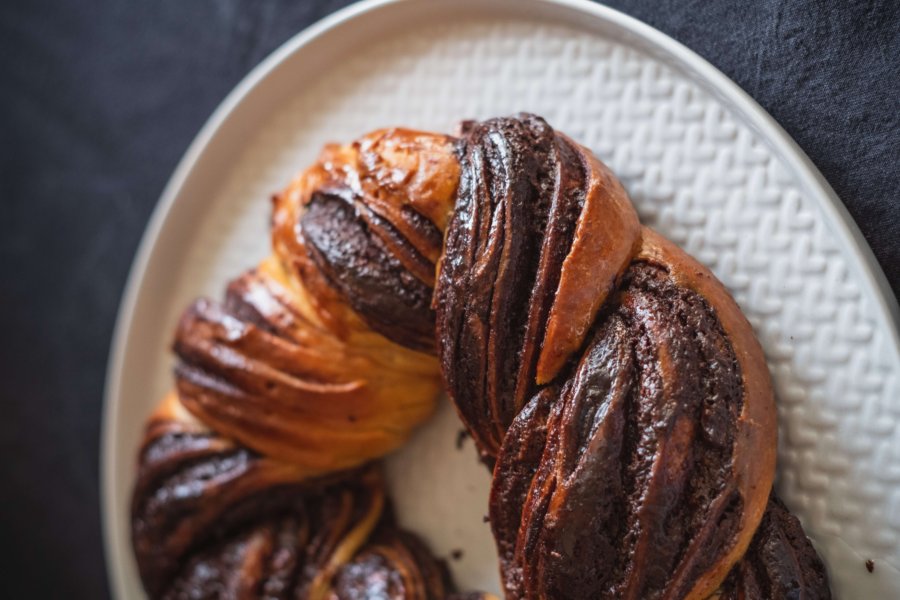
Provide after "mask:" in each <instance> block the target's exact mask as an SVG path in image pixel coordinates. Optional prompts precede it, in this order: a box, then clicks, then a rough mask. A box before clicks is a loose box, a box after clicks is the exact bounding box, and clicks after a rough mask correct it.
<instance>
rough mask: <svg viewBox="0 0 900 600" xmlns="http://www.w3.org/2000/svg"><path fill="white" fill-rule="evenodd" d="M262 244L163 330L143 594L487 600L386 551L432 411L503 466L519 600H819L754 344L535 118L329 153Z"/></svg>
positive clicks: (497, 485)
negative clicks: (401, 486)
mask: <svg viewBox="0 0 900 600" xmlns="http://www.w3.org/2000/svg"><path fill="white" fill-rule="evenodd" d="M272 245H273V252H272V254H271V255H270V256H269V257H268V258H266V259H265V260H263V261H262V263H261V264H260V265H259V266H258V267H257V268H256V269H254V270H252V271H249V272H247V273H245V274H243V275H242V276H240V277H238V278H237V279H235V280H234V281H232V282H231V283H230V284H229V285H228V288H227V291H226V293H225V299H224V302H221V303H218V302H214V301H210V300H198V301H196V302H195V303H194V304H193V305H192V306H190V307H189V308H188V309H187V311H186V312H185V313H184V316H183V317H182V319H181V321H180V323H179V325H178V328H177V332H176V334H175V343H174V350H175V353H176V354H177V356H178V359H179V362H178V365H177V367H176V369H175V384H176V385H175V390H174V391H173V392H172V393H171V394H170V395H168V396H167V397H166V398H165V399H164V401H163V402H162V404H161V406H160V407H159V408H158V409H157V411H156V413H155V414H154V415H153V416H152V418H151V419H150V421H149V423H148V425H147V430H146V437H145V440H144V442H143V446H142V448H141V450H140V457H139V471H138V477H137V483H136V486H135V488H134V495H133V502H132V530H133V531H132V533H133V542H134V550H135V553H136V556H137V563H138V566H139V570H140V575H141V578H142V581H143V584H144V587H145V589H146V591H147V593H148V594H149V596H150V597H152V598H292V599H294V598H309V599H313V600H319V599H340V600H355V599H362V598H365V599H370V600H371V599H377V598H385V599H395V598H406V599H435V600H440V599H444V598H453V597H456V598H481V597H486V596H485V595H482V594H478V593H470V594H457V593H456V592H455V591H454V588H453V587H452V584H451V582H450V578H449V577H448V574H447V570H446V568H444V567H443V566H442V564H441V563H440V562H439V561H437V560H436V559H435V558H434V557H433V556H432V555H431V554H430V553H429V551H428V550H427V548H426V547H425V545H424V544H423V543H422V542H421V541H420V540H419V539H418V538H416V537H415V536H414V535H413V534H411V533H409V532H406V531H404V530H402V529H400V528H399V527H398V526H397V524H396V521H395V519H394V517H393V516H392V514H391V510H390V508H389V502H388V499H387V497H386V495H385V483H384V479H383V477H382V473H381V468H380V466H379V462H378V460H379V459H380V458H381V457H383V456H384V455H386V454H388V453H389V452H391V451H392V450H395V449H397V448H399V447H400V446H402V445H403V443H404V442H405V441H406V439H407V438H408V437H409V435H410V433H411V431H412V430H413V429H414V428H415V427H416V426H417V425H419V424H421V423H422V422H423V421H425V420H426V419H427V418H428V417H429V415H430V414H431V413H432V411H433V409H434V407H435V403H436V398H437V396H438V394H439V392H440V390H441V389H442V388H443V389H444V390H446V392H447V393H448V394H449V396H450V399H451V400H452V401H453V403H454V404H455V406H456V408H457V410H458V413H459V416H460V418H461V419H462V422H463V423H464V424H465V426H466V428H467V429H468V432H469V433H470V434H471V436H472V438H473V439H474V440H475V443H476V444H477V447H478V449H479V451H480V453H481V456H482V458H483V461H484V462H485V464H486V465H487V466H488V467H489V468H492V469H493V484H492V489H491V494H490V499H489V511H490V524H491V527H492V529H493V533H494V537H495V539H496V543H497V550H498V553H499V556H500V565H499V569H500V574H501V582H502V587H503V592H504V594H505V596H506V598H509V599H520V598H553V599H556V598H572V599H595V598H601V599H603V598H623V599H634V600H637V599H655V598H666V599H676V598H679V599H680V598H696V599H704V598H719V599H721V600H725V599H729V600H731V599H735V600H736V599H763V598H765V599H772V598H795V599H801V598H802V599H820V598H829V597H830V592H829V588H828V581H827V576H826V572H825V567H824V565H823V563H822V561H821V559H820V558H819V557H818V555H817V554H816V552H815V550H814V549H813V547H812V545H811V544H810V542H809V540H808V539H807V537H806V535H805V534H804V533H803V530H802V529H801V527H800V523H799V521H798V520H797V519H796V518H795V517H794V516H793V515H791V514H790V513H789V512H788V510H787V509H786V508H785V506H784V505H783V504H782V503H781V502H780V501H779V500H778V499H777V498H775V497H774V496H773V495H772V491H771V490H772V481H773V477H774V473H775V454H776V437H777V434H776V431H777V426H776V410H775V402H774V397H773V393H772V388H771V383H770V380H769V374H768V371H767V369H766V365H765V361H764V358H763V353H762V350H761V348H760V346H759V343H758V342H757V340H756V339H755V337H754V335H753V332H752V330H751V328H750V325H749V324H748V322H747V320H746V319H745V318H744V316H743V315H742V314H741V312H740V309H739V308H738V307H737V305H736V304H735V302H734V300H732V298H731V296H730V295H729V294H728V292H727V291H726V290H725V288H724V287H723V286H722V284H721V283H719V281H717V280H716V279H715V277H713V275H712V274H711V273H710V272H709V271H708V270H707V269H706V268H704V267H703V266H701V265H700V264H699V263H697V262H696V261H695V260H694V259H693V258H691V257H690V256H688V255H687V254H685V253H684V252H683V251H682V250H680V249H679V248H678V247H676V246H675V245H673V244H672V243H670V242H668V241H666V240H665V239H663V238H662V237H661V236H660V235H659V234H657V233H655V232H654V231H652V230H650V229H648V228H646V227H642V226H641V224H640V223H639V222H638V218H637V216H636V214H635V211H634V208H633V207H632V205H631V202H630V201H629V199H628V196H627V195H626V193H625V191H624V189H623V188H622V186H621V184H620V183H619V182H618V180H617V179H616V178H615V176H614V175H613V174H612V173H611V172H610V171H609V169H607V168H606V167H605V166H604V165H603V164H602V163H601V162H600V161H599V160H597V159H596V158H595V157H594V156H593V155H592V154H591V153H590V152H589V151H588V150H586V149H585V148H583V147H581V146H579V145H578V144H577V143H575V142H574V141H572V140H571V139H569V138H568V137H566V136H565V135H563V134H561V133H559V132H556V131H554V130H553V129H552V128H551V127H550V126H549V125H548V124H547V123H546V122H545V121H544V120H543V119H541V118H539V117H536V116H533V115H527V114H523V115H518V116H516V117H512V118H500V119H492V120H489V121H484V122H480V123H474V122H467V123H464V124H463V126H462V127H461V131H460V133H459V135H458V136H457V137H451V136H446V135H439V134H433V133H424V132H418V131H410V130H404V129H386V130H381V131H376V132H374V133H371V134H369V135H366V136H364V137H362V138H361V139H359V140H358V141H356V142H354V143H352V144H350V145H346V146H338V145H329V146H327V147H326V148H325V149H324V151H323V152H322V154H321V157H320V158H319V160H318V162H316V164H314V165H313V166H312V167H310V168H309V169H307V170H305V171H303V172H302V173H301V174H300V175H299V176H298V177H297V178H296V179H295V180H294V181H293V182H292V183H291V184H290V186H289V187H288V188H287V189H286V190H285V191H284V192H283V193H281V194H279V195H277V196H276V197H275V198H274V207H273V217H272Z"/></svg>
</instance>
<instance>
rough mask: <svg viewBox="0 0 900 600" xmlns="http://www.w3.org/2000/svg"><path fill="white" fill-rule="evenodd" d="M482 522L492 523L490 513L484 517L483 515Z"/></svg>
mask: <svg viewBox="0 0 900 600" xmlns="http://www.w3.org/2000/svg"><path fill="white" fill-rule="evenodd" d="M481 522H482V523H490V522H491V517H490V516H489V515H484V516H483V517H481Z"/></svg>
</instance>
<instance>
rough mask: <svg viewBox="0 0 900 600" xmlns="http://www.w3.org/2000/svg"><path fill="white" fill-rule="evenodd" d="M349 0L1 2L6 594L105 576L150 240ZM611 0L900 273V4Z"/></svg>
mask: <svg viewBox="0 0 900 600" xmlns="http://www.w3.org/2000/svg"><path fill="white" fill-rule="evenodd" d="M344 4H346V2H343V1H341V0H336V1H309V2H301V1H287V0H278V1H274V0H273V1H268V0H260V1H253V2H251V1H245V2H239V1H238V0H190V1H187V0H159V1H156V2H125V1H119V2H116V1H113V0H77V1H75V0H70V1H68V2H65V1H60V0H57V1H54V0H22V1H9V0H0V277H2V280H0V399H2V402H3V411H2V416H0V455H2V459H0V564H2V568H0V590H2V595H3V596H5V597H31V598H62V597H67V598H101V597H104V596H105V595H106V594H107V593H108V592H107V587H106V574H105V571H104V564H103V554H102V547H101V534H100V512H99V510H100V509H99V503H98V495H99V494H98V476H99V473H98V470H99V468H98V464H99V463H98V461H99V458H98V455H99V433H100V414H101V402H102V400H101V399H102V393H103V379H104V372H105V367H106V359H107V352H108V348H109V341H110V336H111V334H112V328H113V321H114V318H115V313H116V308H117V306H118V303H119V298H120V295H121V292H122V288H123V286H124V282H125V277H126V275H127V272H128V268H129V265H130V264H131V260H132V257H133V255H134V251H135V249H136V247H137V243H138V240H139V238H140V236H141V233H142V231H143V229H144V226H145V224H146V222H147V219H148V217H149V215H150V211H151V210H152V208H153V206H154V204H155V202H156V200H157V198H158V196H159V194H160V191H161V190H162V187H163V185H164V184H165V182H166V180H167V179H168V177H169V175H170V174H171V172H172V170H173V168H174V167H175V165H176V162H177V161H178V159H179V158H180V157H181V155H182V153H183V152H184V150H185V148H186V147H187V145H188V144H189V143H190V141H191V139H192V138H193V137H194V135H195V134H196V132H197V130H198V129H199V128H200V127H201V125H202V124H203V122H204V121H205V119H206V118H207V117H208V116H209V114H210V113H211V111H212V110H213V109H214V108H215V106H216V105H217V104H218V103H219V101H220V100H221V99H222V98H223V97H224V96H225V94H226V93H227V92H228V91H229V90H230V89H231V88H232V87H233V86H234V85H235V84H236V83H237V82H238V81H239V80H240V79H241V77H243V76H244V74H246V73H247V71H248V70H249V69H250V68H252V67H253V66H254V65H256V64H257V63H258V62H259V61H260V60H261V59H262V58H264V57H265V56H266V55H267V54H268V53H269V52H271V51H272V50H273V49H274V48H276V47H277V46H278V45H279V44H281V43H282V42H283V41H284V40H286V39H287V38H288V37H290V36H291V35H292V34H294V33H296V32H297V31H299V30H300V29H302V28H304V27H306V26H307V25H309V24H310V23H312V22H314V21H316V20H317V19H319V18H320V17H322V16H324V15H326V14H328V13H329V12H332V11H333V10H335V9H337V8H339V7H340V6H342V5H344ZM610 4H611V5H612V6H614V7H616V8H619V9H621V10H623V11H625V12H627V13H629V14H631V15H633V16H636V17H638V18H639V19H642V20H644V21H646V22H647V23H649V24H651V25H653V26H655V27H657V28H659V29H661V30H662V31H664V32H666V33H668V34H670V35H672V36H673V37H675V38H676V39H678V40H680V41H681V42H683V43H685V44H686V45H687V46H688V47H690V48H692V49H694V50H695V51H697V52H699V53H700V54H701V55H703V56H704V57H706V58H707V59H708V60H710V61H711V62H712V63H713V64H714V65H716V66H718V67H719V68H720V69H721V70H722V71H724V72H725V73H726V74H727V75H729V76H730V77H731V78H732V79H734V80H735V81H737V82H738V83H739V84H740V85H741V86H742V87H743V88H744V89H745V90H747V91H748V92H749V93H750V94H751V95H752V96H753V97H754V98H756V99H757V100H758V101H759V102H760V103H761V104H762V105H763V107H765V108H766V109H767V110H768V111H769V112H770V113H771V114H772V115H773V116H774V117H775V118H776V119H777V120H778V121H779V122H780V123H781V124H782V125H783V126H784V127H785V129H787V131H788V132H789V133H790V134H791V135H792V136H793V137H794V139H795V140H797V142H798V143H799V144H800V145H801V146H802V147H803V148H804V150H805V151H806V152H807V153H808V154H809V156H810V157H811V158H812V160H813V161H814V162H815V163H816V164H817V165H818V167H819V168H820V169H821V170H822V172H823V173H824V174H825V176H826V178H827V179H828V180H829V181H830V182H831V185H832V186H834V188H835V189H836V190H837V192H838V194H839V195H840V197H841V198H842V199H843V201H844V203H845V204H846V205H847V207H848V208H849V209H850V213H851V214H852V215H853V217H854V218H855V219H856V221H857V223H858V224H859V226H860V228H861V229H862V231H863V233H864V234H865V236H866V238H867V239H868V240H869V243H870V244H871V246H872V248H873V249H874V251H875V254H876V256H877V257H878V259H879V261H880V262H881V265H882V267H883V268H884V270H885V272H886V273H887V275H888V278H889V280H890V282H891V285H892V286H893V289H894V290H895V293H896V291H897V290H898V289H900V199H898V190H900V2H897V1H875V2H852V1H845V0H796V1H788V2H779V1H765V2H748V1H747V0H722V1H719V2H709V1H705V0H630V1H629V0H620V1H615V2H610ZM373 125H377V123H375V124H373Z"/></svg>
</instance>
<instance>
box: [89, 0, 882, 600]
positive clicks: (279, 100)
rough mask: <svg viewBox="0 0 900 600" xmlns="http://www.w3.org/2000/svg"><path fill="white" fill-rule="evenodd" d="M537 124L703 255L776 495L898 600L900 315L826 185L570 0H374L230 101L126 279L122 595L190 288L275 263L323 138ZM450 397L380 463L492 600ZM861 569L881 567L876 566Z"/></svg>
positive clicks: (731, 104)
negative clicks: (775, 448)
mask: <svg viewBox="0 0 900 600" xmlns="http://www.w3.org/2000/svg"><path fill="white" fill-rule="evenodd" d="M520 110H527V111H533V112H536V113H539V114H541V115H543V116H545V117H546V118H547V119H548V121H549V122H550V123H551V124H552V125H554V126H555V127H557V128H559V129H561V130H563V131H565V132H566V133H568V134H569V135H571V136H572V137H574V138H575V139H577V140H579V141H581V142H582V143H584V144H586V145H588V146H589V147H591V148H592V149H593V150H594V151H595V152H596V153H597V154H598V155H599V156H600V157H601V158H602V159H603V160H604V161H606V162H607V163H608V164H610V165H611V166H612V168H613V169H614V170H615V171H616V172H617V173H618V174H619V176H620V177H621V178H622V180H623V182H624V183H625V185H626V187H627V188H628V190H629V192H630V193H631V196H632V198H633V199H634V202H635V203H636V205H637V207H638V209H639V212H640V214H641V216H642V218H643V219H644V220H645V222H647V223H648V224H651V225H652V226H654V227H656V228H658V229H659V230H660V231H662V233H664V234H665V235H667V236H668V237H670V238H672V239H674V240H675V241H676V242H678V243H680V244H681V245H683V246H684V247H685V248H686V249H687V250H688V251H690V252H691V253H693V254H694V255H695V256H696V257H697V258H699V259H700V260H701V261H702V262H704V263H706V264H707V265H708V266H710V267H711V268H712V270H713V271H714V272H715V273H716V274H717V275H718V276H719V277H720V278H721V279H722V281H723V282H725V284H726V285H727V286H728V287H729V288H730V289H731V291H732V292H733V293H734V295H735V297H736V299H737V300H738V302H739V303H740V305H741V306H742V308H743V309H744V311H745V312H746V314H747V315H748V317H749V318H750V320H751V322H752V323H753V325H754V327H755V328H756V331H757V334H758V335H759V337H760V340H761V341H762V344H763V347H764V348H765V350H766V355H767V358H768V360H769V366H770V368H771V371H772V374H773V376H774V379H775V387H776V391H777V395H778V400H779V408H780V414H781V422H780V424H781V442H780V443H781V446H780V451H779V460H780V462H779V480H778V488H779V491H780V492H781V494H782V495H783V497H784V498H785V500H786V501H787V503H788V504H789V506H790V507H791V508H792V509H794V510H795V511H796V512H797V514H798V515H799V516H800V517H801V519H802V521H803V524H804V525H805V527H806V529H807V531H808V532H809V534H810V536H811V537H812V539H813V540H814V542H815V544H816V546H817V547H818V549H819V550H820V551H821V553H822V555H823V557H824V558H825V560H826V562H827V564H828V567H829V571H830V574H831V578H832V582H833V587H834V590H835V591H836V592H837V594H838V596H839V597H842V598H896V597H900V428H898V427H897V423H898V419H900V402H898V401H897V400H898V399H900V351H898V347H900V344H898V331H897V323H898V310H897V304H896V300H895V299H894V298H893V296H892V295H891V293H890V291H889V290H888V287H887V285H886V283H885V281H884V278H883V276H882V274H881V272H880V270H879V268H878V267H877V265H876V263H875V261H874V259H873V257H872V255H871V252H870V251H869V249H868V248H867V247H866V245H865V243H864V242H863V240H862V238H861V236H860V235H859V232H858V231H857V229H856V227H855V226H854V224H853V223H852V222H851V221H850V219H849V217H848V216H847V213H846V211H845V210H844V208H843V206H842V205H841V204H840V202H839V201H838V199H837V198H836V197H835V195H834V193H833V192H832V190H831V189H830V188H829V187H828V186H827V184H826V183H825V182H824V180H823V179H822V177H821V175H820V174H819V173H818V172H817V171H816V170H815V168H814V167H813V166H812V165H811V164H810V162H809V160H808V159H807V158H806V157H805V156H804V155H803V154H802V152H801V151H800V150H799V149H798V148H797V146H796V145H795V144H794V143H793V141H791V140H790V139H789V138H788V137H787V135H786V134H785V133H784V132H783V131H782V130H781V129H780V128H779V127H778V126H777V125H776V124H775V122H774V121H773V120H772V119H771V118H770V117H769V116H768V115H767V114H766V113H765V112H763V111H762V110H761V109H760V108H759V106H757V105H756V104H755V103H754V102H753V101H752V100H751V99H750V98H749V97H747V96H746V95H745V94H744V93H743V92H742V91H741V90H740V89H739V88H738V87H737V86H735V85H734V84H733V83H732V82H731V81H729V80H728V79H726V78H725V77H724V76H723V75H722V74H721V73H719V72H718V71H716V70H715V69H714V68H713V67H712V66H710V65H709V64H708V63H706V62H705V61H704V60H702V59H701V58H699V57H698V56H696V55H695V54H694V53H692V52H691V51H689V50H687V49H686V48H684V47H683V46H681V45H679V44H678V43H676V42H674V41H673V40H671V39H669V38H668V37H666V36H664V35H662V34H661V33H659V32H657V31H655V30H653V29H651V28H650V27H647V26H646V25H643V24H641V23H639V22H637V21H635V20H633V19H630V18H628V17H625V16H623V15H621V14H619V13H617V12H615V11H612V10H610V9H607V8H604V7H602V6H598V5H595V4H592V3H589V2H582V1H579V0H497V1H494V2H483V1H477V0H456V1H454V2H434V1H426V0H406V1H373V2H363V3H361V4H358V5H355V6H352V7H350V8H348V9H346V10H343V11H341V12H339V13H336V14H335V15H333V16H331V17H329V18H328V19H326V20H324V21H322V22H321V23H319V24H317V25H315V26H313V27H312V28H310V29H308V30H307V31H305V32H303V33H302V34H300V35H298V36H296V37H295V38H293V39H292V40H290V41H289V42H287V43H286V44H285V45H284V46H283V47H282V48H281V49H279V50H278V51H277V52H275V54H273V55H272V56H271V57H269V58H268V59H267V60H266V61H264V62H263V63H262V64H261V65H260V66H259V67H257V68H256V69H255V70H254V71H253V72H252V73H251V74H250V75H249V76H248V77H247V78H246V79H245V80H244V81H243V82H242V83H241V84H240V85H239V86H238V87H237V88H236V89H235V90H234V92H232V93H231V94H230V95H229V96H228V98H227V99H226V100H225V101H224V102H223V104H222V105H221V106H220V107H219V109H218V110H217V111H216V112H215V114H214V115H213V116H212V118H211V119H210V120H209V122H208V123H207V124H206V126H205V127H204V128H203V130H202V131H201V132H200V134H199V135H198V136H197V139H196V140H195V141H194V143H193V144H192V145H191V147H190V149H189V150H188V152H187V154H186V155H185V157H184V159H183V160H182V162H181V164H180V165H179V166H178V169H177V170H176V171H175V173H174V175H173V176H172V179H171V181H170V182H169V185H168V186H167V188H166V190H165V193H164V194H163V196H162V199H161V200H160V202H159V206H158V207H157V209H156V212H155V213H154V215H153V219H152V220H151V222H150V225H149V226H148V228H147V231H146V233H145V235H144V239H143V242H142V243H141V247H140V250H139V252H138V255H137V258H136V260H135V263H134V266H133V267H132V271H131V276H130V279H129V282H128V287H127V290H126V293H125V297H124V300H123V302H122V307H121V312H120V314H119V320H118V324H117V327H116V335H115V340H114V344H113V349H112V355H111V361H110V367H109V377H108V382H107V390H106V413H105V422H104V444H103V500H104V520H105V527H106V542H107V555H108V563H109V569H110V573H111V577H112V586H113V590H114V593H115V594H116V595H117V596H118V597H119V598H139V597H141V595H142V594H141V591H140V584H139V581H138V578H137V575H136V569H135V565H134V561H133V558H132V554H131V548H130V543H129V534H128V531H129V527H128V499H129V491H130V488H131V486H132V482H133V477H134V472H135V470H134V459H135V452H136V449H137V444H138V442H139V440H140V437H141V431H142V423H143V421H144V419H145V417H146V415H147V414H148V413H149V412H150V410H151V409H152V407H153V406H154V405H155V404H156V402H157V401H158V399H159V398H160V397H161V396H162V394H163V393H164V392H165V391H166V389H167V388H168V387H169V386H170V385H171V379H170V367H171V357H170V356H169V354H168V352H167V349H168V342H169V340H170V335H171V331H172V329H173V326H174V323H175V321H176V318H177V316H178V314H179V312H180V311H181V310H182V309H183V308H184V307H185V306H186V305H187V303H188V302H189V301H190V300H191V299H192V298H193V297H195V296H198V295H202V294H206V295H212V296H218V295H219V294H221V292H222V289H223V286H224V284H225V282H226V281H227V280H228V279H229V278H230V277H233V276H235V275H237V274H238V273H240V272H241V271H242V270H244V269H246V268H248V267H251V266H252V265H254V264H255V263H256V262H257V261H258V260H259V259H260V258H262V257H263V256H264V255H265V254H266V253H267V250H268V232H267V218H268V211H269V201H268V198H269V196H270V194H271V193H272V192H274V191H276V190H279V189H280V188H281V187H282V186H283V185H284V184H285V183H286V182H287V181H288V180H289V178H290V177H291V175H292V174H293V173H294V172H295V171H297V170H298V169H300V168H301V167H303V166H305V165H306V164H308V163H309V162H310V161H312V160H313V158H314V157H315V156H316V154H317V152H318V150H319V148H320V146H321V145H322V144H323V143H324V142H326V141H332V140H349V139H352V138H353V137H354V136H356V135H358V134H360V133H363V132H365V131H367V130H369V129H373V128H377V127H381V126H387V125H394V124H396V125H401V124H402V125H409V126H413V127H420V128H429V129H436V130H444V131H449V130H451V129H452V128H453V126H454V124H455V122H456V121H457V120H459V119H461V118H468V117H474V118H482V117H488V116H494V115H503V114H509V113H513V112H517V111H520ZM459 429H460V425H459V423H458V421H457V420H456V417H455V415H454V414H453V411H452V410H451V409H449V407H448V406H447V405H446V403H445V405H444V407H443V408H442V410H441V411H440V413H439V415H438V416H437V418H436V419H435V420H434V421H433V422H432V423H430V424H429V425H428V426H427V427H425V428H424V429H423V430H422V431H420V432H419V433H418V434H417V435H416V436H415V439H414V440H413V442H412V443H411V444H410V445H409V447H407V448H406V449H405V450H404V451H402V452H401V453H399V454H398V455H397V456H394V457H392V458H391V460H390V465H389V468H390V475H391V486H392V490H393V492H392V493H393V497H394V500H395V502H396V504H397V508H398V513H399V515H400V519H401V521H402V522H403V523H404V524H405V525H407V526H409V527H411V528H412V529H414V530H415V531H417V532H419V533H420V534H423V535H424V536H425V537H426V538H427V540H428V541H429V543H430V544H431V545H432V547H433V549H434V550H435V551H436V553H437V554H438V555H440V556H444V557H448V556H450V555H451V554H452V551H453V550H456V549H461V550H463V556H462V558H460V559H450V560H448V562H449V564H450V567H451V568H452V570H453V572H454V575H455V576H456V578H457V580H458V581H459V583H461V584H462V585H463V586H464V587H465V588H469V589H486V590H493V591H496V590H497V585H498V584H497V576H496V556H495V553H494V550H493V543H492V540H491V537H490V534H489V531H488V528H487V525H485V524H484V523H483V522H482V516H483V515H484V514H485V512H486V500H487V491H488V484H489V480H488V475H487V473H486V472H485V471H484V470H483V469H482V468H481V467H480V466H479V465H478V464H476V460H475V454H474V451H473V449H472V447H471V443H470V442H468V443H467V444H465V445H464V446H463V448H462V449H461V450H457V448H456V436H457V432H458V431H459ZM866 559H873V560H874V561H875V572H874V573H871V574H870V573H868V572H867V570H866V569H865V567H864V562H865V560H866Z"/></svg>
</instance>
